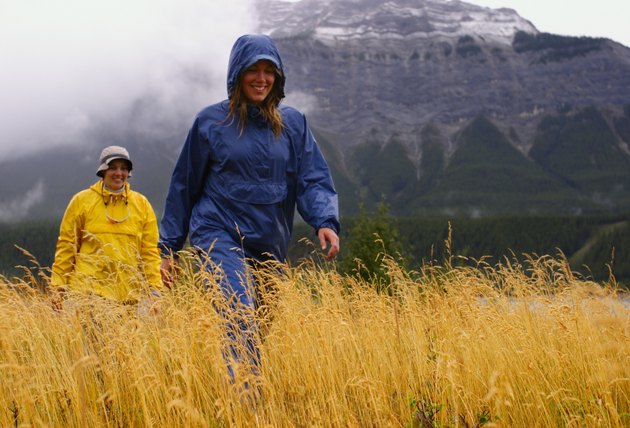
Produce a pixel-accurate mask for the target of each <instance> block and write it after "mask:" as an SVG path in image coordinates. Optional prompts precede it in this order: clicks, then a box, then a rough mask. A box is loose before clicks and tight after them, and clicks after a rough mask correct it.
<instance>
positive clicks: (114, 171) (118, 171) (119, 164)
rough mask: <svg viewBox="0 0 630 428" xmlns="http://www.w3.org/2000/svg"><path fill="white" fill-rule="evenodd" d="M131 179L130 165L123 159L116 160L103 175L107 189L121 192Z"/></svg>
mask: <svg viewBox="0 0 630 428" xmlns="http://www.w3.org/2000/svg"><path fill="white" fill-rule="evenodd" d="M128 177H129V164H128V163H127V161H125V160H123V159H114V160H113V161H111V162H110V163H109V168H108V169H106V170H105V172H104V173H103V183H104V184H105V186H107V188H109V189H112V190H119V189H121V188H122V187H123V186H124V185H125V182H126V181H127V178H128Z"/></svg>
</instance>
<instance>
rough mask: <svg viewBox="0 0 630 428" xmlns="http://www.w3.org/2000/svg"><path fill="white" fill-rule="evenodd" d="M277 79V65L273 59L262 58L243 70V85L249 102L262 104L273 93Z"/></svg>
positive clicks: (244, 93) (244, 94)
mask: <svg viewBox="0 0 630 428" xmlns="http://www.w3.org/2000/svg"><path fill="white" fill-rule="evenodd" d="M275 81H276V67H275V65H274V64H273V63H272V62H271V61H267V60H261V61H258V62H257V63H255V64H254V65H252V66H250V67H248V68H247V69H245V71H243V74H242V76H241V87H242V90H243V96H245V98H246V99H247V102H249V103H250V104H254V105H260V104H261V103H262V102H263V101H264V100H265V98H267V96H268V95H269V93H271V90H272V89H273V84H274V83H275Z"/></svg>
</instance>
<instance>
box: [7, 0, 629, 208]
mask: <svg viewBox="0 0 630 428" xmlns="http://www.w3.org/2000/svg"><path fill="white" fill-rule="evenodd" d="M257 5H258V10H259V13H260V31H261V32H265V33H268V34H270V35H272V37H274V39H275V40H276V41H277V43H278V46H279V48H280V50H281V54H282V56H283V61H284V63H285V66H286V71H287V88H286V89H287V91H286V92H287V100H286V103H287V104H291V105H294V106H296V107H298V108H300V109H302V110H303V111H305V112H306V113H307V117H308V119H309V123H310V125H311V127H312V128H313V131H314V133H315V135H316V137H317V139H318V141H319V143H320V145H321V146H322V149H323V150H324V152H325V154H326V155H327V159H328V160H329V163H330V166H331V169H332V170H333V175H334V177H335V182H336V185H337V187H338V190H339V193H340V203H341V210H342V214H346V215H349V214H353V213H355V212H356V210H357V205H358V202H359V201H363V202H365V203H366V205H367V206H368V207H369V206H371V205H373V204H375V203H376V202H377V201H378V200H380V198H381V197H382V195H385V196H386V199H387V201H388V203H389V204H390V206H391V210H390V211H391V212H392V213H395V214H399V215H415V214H422V215H433V214H448V215H465V216H472V217H476V216H485V215H492V214H499V213H501V214H510V213H519V214H522V213H530V214H543V213H565V214H572V215H576V214H584V213H597V212H622V211H629V210H630V168H629V166H630V148H629V145H630V90H629V89H630V49H629V48H628V47H625V46H623V45H621V44H619V43H616V42H614V41H612V40H609V39H603V38H589V37H566V36H559V35H554V34H549V33H541V32H539V31H538V30H537V29H536V27H535V26H534V24H532V23H531V22H529V21H527V20H526V19H524V18H523V17H520V16H519V15H518V14H517V13H516V12H515V11H514V10H511V9H505V8H504V9H490V8H485V7H479V6H475V5H472V4H469V3H465V2H461V1H458V0H450V1H448V0H389V1H385V0H301V1H297V2H286V1H282V0H259V2H258V3H257ZM198 73H199V71H198V70H192V71H191V73H190V74H191V75H193V74H195V75H196V74H198ZM212 101H213V100H209V101H208V103H210V102H212ZM148 104H150V103H142V102H139V103H137V108H139V109H142V108H147V109H148V108H149V107H143V106H145V105H148ZM138 106H139V107H138ZM140 114H142V112H141V113H140ZM145 115H147V112H145ZM122 122H124V121H123V120H120V121H119V123H116V126H103V125H102V124H101V126H98V127H97V129H95V132H94V138H93V142H92V143H91V144H87V145H85V146H83V147H81V148H77V147H72V148H66V149H55V150H42V151H40V152H39V153H38V154H36V155H33V156H29V157H25V158H21V159H14V160H11V161H10V162H6V161H5V162H4V164H0V168H2V171H3V174H10V175H9V176H10V177H12V180H10V181H9V180H4V182H0V195H2V196H1V197H0V221H3V220H4V221H8V220H12V219H16V218H17V219H21V218H28V217H42V216H60V215H61V213H62V212H63V209H64V208H65V205H66V204H67V202H68V200H69V198H70V196H71V195H72V194H73V193H75V192H76V191H77V190H78V189H80V188H81V187H85V186H86V185H88V184H89V183H90V182H91V181H92V178H95V177H93V176H92V174H93V171H92V170H93V169H94V168H95V165H94V164H95V160H94V158H95V157H96V156H97V154H98V153H97V149H96V148H95V145H96V144H100V146H102V145H104V144H102V143H105V142H106V144H123V145H126V146H127V147H128V148H129V149H130V151H131V153H132V154H133V156H135V158H136V159H138V162H137V165H138V167H137V174H136V176H137V177H135V178H134V179H133V180H134V182H133V183H134V184H133V185H134V188H136V189H138V190H140V191H141V192H143V193H145V194H146V195H147V196H148V197H149V198H150V200H151V201H152V203H153V204H154V206H155V208H156V210H157V211H158V214H159V212H160V211H161V207H162V203H163V200H164V193H165V191H166V184H167V183H168V180H169V178H170V172H171V169H172V165H173V163H174V159H175V156H176V155H177V152H178V150H179V147H180V145H181V143H182V141H183V135H185V132H186V130H187V129H188V126H189V123H188V121H182V122H181V123H179V122H178V123H177V124H174V125H173V128H172V129H168V130H167V131H168V132H166V134H165V135H163V136H162V137H161V138H156V137H155V136H151V137H148V136H147V135H145V134H143V133H141V132H135V131H128V132H125V131H124V130H125V123H122ZM116 127H118V128H121V129H117V130H116V132H113V131H109V130H111V129H114V128H116ZM110 132H111V134H110ZM134 172H136V170H134Z"/></svg>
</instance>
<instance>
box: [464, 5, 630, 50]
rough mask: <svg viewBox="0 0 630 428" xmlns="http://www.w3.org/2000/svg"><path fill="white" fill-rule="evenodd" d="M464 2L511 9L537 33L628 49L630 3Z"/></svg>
mask: <svg viewBox="0 0 630 428" xmlns="http://www.w3.org/2000/svg"><path fill="white" fill-rule="evenodd" d="M468 3H473V4H477V5H479V6H487V7H491V8H493V9H494V8H500V7H507V8H510V9H514V10H516V11H517V12H518V14H519V15H520V16H521V17H523V18H525V19H527V20H529V21H530V22H531V23H532V24H534V25H535V26H536V28H537V29H538V31H543V32H547V33H554V34H560V35H564V36H591V37H606V38H609V39H613V40H615V41H616V42H619V43H622V44H624V45H626V46H628V47H630V25H629V23H630V0H469V1H468Z"/></svg>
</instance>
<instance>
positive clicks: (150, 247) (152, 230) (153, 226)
mask: <svg viewBox="0 0 630 428" xmlns="http://www.w3.org/2000/svg"><path fill="white" fill-rule="evenodd" d="M145 209H146V220H145V223H144V227H143V230H142V243H141V246H142V247H141V249H140V255H141V256H142V269H143V270H144V276H145V277H146V278H147V281H148V282H149V284H151V287H153V288H161V287H162V285H163V284H162V275H161V274H160V261H161V260H160V251H159V249H158V225H157V219H156V217H155V211H153V207H152V206H151V204H150V203H149V201H148V200H147V201H146V205H145Z"/></svg>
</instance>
